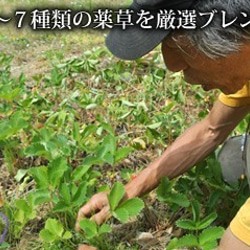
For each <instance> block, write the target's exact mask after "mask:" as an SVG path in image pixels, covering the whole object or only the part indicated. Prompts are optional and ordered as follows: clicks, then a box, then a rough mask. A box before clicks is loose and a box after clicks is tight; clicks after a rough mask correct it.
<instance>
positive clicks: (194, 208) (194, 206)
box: [191, 200, 201, 222]
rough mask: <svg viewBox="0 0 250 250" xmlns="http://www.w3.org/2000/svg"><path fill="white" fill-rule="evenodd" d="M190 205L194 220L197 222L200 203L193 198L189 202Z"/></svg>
mask: <svg viewBox="0 0 250 250" xmlns="http://www.w3.org/2000/svg"><path fill="white" fill-rule="evenodd" d="M191 205H192V212H193V217H194V221H196V222H198V221H199V220H200V210H201V206H200V203H199V202H198V201H196V200H194V201H192V202H191Z"/></svg>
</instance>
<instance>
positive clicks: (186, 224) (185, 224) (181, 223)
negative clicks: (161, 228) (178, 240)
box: [175, 220, 197, 230]
mask: <svg viewBox="0 0 250 250" xmlns="http://www.w3.org/2000/svg"><path fill="white" fill-rule="evenodd" d="M175 224H176V226H177V227H180V228H183V229H188V230H197V226H196V223H195V222H194V221H192V220H178V221H176V223H175Z"/></svg>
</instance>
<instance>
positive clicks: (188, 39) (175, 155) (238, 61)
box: [78, 0, 250, 250]
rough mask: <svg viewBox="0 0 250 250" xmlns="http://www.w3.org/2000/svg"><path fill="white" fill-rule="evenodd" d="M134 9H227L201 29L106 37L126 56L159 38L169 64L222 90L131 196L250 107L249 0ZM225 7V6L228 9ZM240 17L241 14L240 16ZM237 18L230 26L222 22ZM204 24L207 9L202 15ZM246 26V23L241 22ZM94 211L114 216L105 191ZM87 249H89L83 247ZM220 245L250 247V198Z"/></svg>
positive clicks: (87, 209) (84, 211)
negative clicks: (247, 24)
mask: <svg viewBox="0 0 250 250" xmlns="http://www.w3.org/2000/svg"><path fill="white" fill-rule="evenodd" d="M131 9H133V10H134V11H135V12H136V11H138V10H140V9H146V10H149V11H152V12H154V11H156V10H159V9H167V10H170V9H174V10H184V9H195V10H196V11H198V12H202V13H208V12H211V11H212V10H218V11H221V10H223V13H224V14H225V13H226V14H227V16H225V15H224V19H222V17H221V16H220V15H217V16H215V18H214V20H213V22H211V23H210V24H209V25H207V27H206V28H202V29H201V28H200V29H197V30H192V31H190V30H188V31H186V30H178V31H176V30H173V31H171V32H170V31H169V30H167V31H166V30H165V31H164V32H163V31H162V30H158V31H157V30H156V29H152V30H150V31H145V30H142V29H141V30H140V29H137V28H135V27H133V28H129V29H127V30H125V31H122V30H119V29H118V28H117V29H114V30H113V31H112V32H111V33H110V34H109V36H108V38H107V46H108V48H109V49H110V50H111V52H112V53H113V54H114V55H116V56H118V57H120V58H123V59H130V60H133V59H136V58H139V57H141V56H143V55H145V54H146V53H148V52H149V51H150V50H152V49H153V48H154V47H155V46H157V45H158V44H159V43H162V54H163V58H164V61H165V64H166V67H167V68H168V69H169V70H171V71H174V72H176V71H183V75H184V79H185V80H186V81H187V82H188V83H190V84H200V85H202V87H203V88H204V90H211V89H215V88H218V89H220V90H221V91H222V94H221V95H220V96H219V98H218V100H217V101H216V102H215V104H214V106H213V108H212V110H211V112H210V113H209V115H208V116H207V117H206V118H205V119H204V120H202V121H201V122H198V123H196V124H195V125H193V126H192V127H191V128H189V129H188V130H186V131H185V132H184V133H183V134H182V135H181V136H180V137H179V138H177V140H176V141H175V142H174V143H173V144H172V145H171V146H170V147H168V148H167V150H166V151H165V152H164V153H163V155H162V156H160V157H159V158H157V159H156V160H155V161H154V162H152V163H151V164H150V165H149V166H148V167H147V168H146V169H144V170H143V171H142V172H141V173H140V174H139V175H138V176H137V177H136V178H135V179H134V180H132V181H131V182H130V183H128V184H127V185H126V197H124V199H126V198H133V197H136V196H141V195H143V194H145V193H147V192H149V191H151V190H153V189H154V188H156V187H157V185H158V184H159V182H160V180H161V178H162V177H163V176H167V177H168V178H174V177H177V176H179V175H181V174H183V173H184V172H186V171H187V170H188V169H190V168H191V167H192V166H193V165H195V164H196V163H197V162H199V161H201V160H202V159H204V158H205V157H206V156H208V155H209V154H210V153H211V152H212V151H213V150H214V149H216V147H217V146H218V145H219V144H221V143H222V142H223V141H224V140H225V139H226V138H227V136H228V135H229V134H230V132H232V130H233V129H234V128H235V126H236V125H237V124H238V123H239V122H240V121H241V120H242V119H243V118H244V117H245V116H246V114H247V113H248V112H249V110H250V33H249V31H248V30H247V28H248V27H247V26H245V25H241V24H242V23H241V22H243V23H246V20H245V19H244V18H243V17H244V15H243V16H241V17H240V15H242V12H243V11H244V12H245V13H248V14H249V13H250V1H248V0H228V1H225V0H210V1H204V0H190V1H189V0H182V1H181V0H175V1H171V0H155V1H152V0H151V1H150V0H134V2H133V4H132V6H131ZM224 11H225V12H224ZM235 17H237V18H236V19H235ZM234 19H235V20H236V21H235V22H234V23H232V24H231V25H228V27H226V28H222V23H223V22H224V24H225V22H226V20H227V21H228V20H231V21H232V20H234ZM197 22H198V23H199V24H200V26H202V23H204V15H200V18H198V17H197ZM242 26H244V28H243V27H242ZM94 211H95V212H96V214H95V215H94V216H93V217H92V218H93V219H94V220H95V221H96V222H97V223H98V224H101V223H103V222H104V221H105V219H106V218H108V217H109V205H108V200H107V194H106V193H99V194H96V195H94V196H93V197H92V198H91V199H90V201H89V202H88V203H87V204H86V205H85V206H83V207H82V208H81V209H80V211H79V214H78V221H79V220H80V219H81V218H83V217H84V216H86V217H88V216H90V214H91V213H93V212H94ZM82 249H87V248H85V247H83V248H82ZM219 249H226V250H231V249H232V250H235V249H241V250H250V199H249V200H248V201H246V203H245V204H244V205H243V206H242V208H241V209H240V211H239V212H238V214H237V215H236V217H235V218H234V219H233V221H232V222H231V224H230V226H229V227H228V229H227V230H226V232H225V234H224V236H223V237H222V239H221V242H220V246H219Z"/></svg>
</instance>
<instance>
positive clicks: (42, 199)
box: [29, 188, 51, 206]
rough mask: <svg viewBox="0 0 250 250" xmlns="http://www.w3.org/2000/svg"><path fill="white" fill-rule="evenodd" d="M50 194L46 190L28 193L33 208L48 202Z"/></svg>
mask: <svg viewBox="0 0 250 250" xmlns="http://www.w3.org/2000/svg"><path fill="white" fill-rule="evenodd" d="M50 195H51V192H50V191H49V190H48V189H47V188H46V189H37V190H35V191H34V192H32V193H30V195H29V196H31V198H32V200H33V205H34V206H39V205H41V204H43V203H46V202H49V201H50V200H51V197H50Z"/></svg>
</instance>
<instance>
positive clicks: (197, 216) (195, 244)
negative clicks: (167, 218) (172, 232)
mask: <svg viewBox="0 0 250 250" xmlns="http://www.w3.org/2000/svg"><path fill="white" fill-rule="evenodd" d="M191 206H192V213H193V218H192V219H180V220H178V221H176V225H177V226H178V227H180V228H182V229H185V230H188V232H187V234H186V235H184V236H183V237H181V238H179V239H177V238H174V239H173V240H172V241H171V242H170V243H169V245H168V247H167V248H166V249H167V250H171V249H176V248H181V247H189V248H192V249H197V248H198V249H204V250H212V249H214V248H215V247H217V239H219V238H221V236H222V234H223V233H224V229H223V228H222V227H214V226H211V224H212V223H213V222H214V220H215V219H216V218H217V215H216V213H211V214H208V215H207V216H205V217H204V218H202V219H201V207H200V204H199V202H198V201H193V202H192V203H191Z"/></svg>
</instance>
